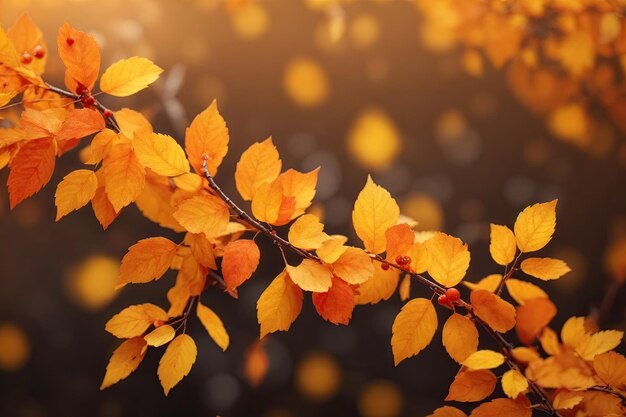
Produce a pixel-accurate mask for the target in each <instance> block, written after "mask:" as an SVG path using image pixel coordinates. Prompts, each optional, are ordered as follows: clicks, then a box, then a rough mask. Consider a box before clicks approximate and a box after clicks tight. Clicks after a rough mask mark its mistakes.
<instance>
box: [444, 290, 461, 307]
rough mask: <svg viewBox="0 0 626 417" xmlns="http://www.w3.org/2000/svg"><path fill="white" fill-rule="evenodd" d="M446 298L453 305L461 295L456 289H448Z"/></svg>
mask: <svg viewBox="0 0 626 417" xmlns="http://www.w3.org/2000/svg"><path fill="white" fill-rule="evenodd" d="M446 297H448V300H450V302H451V303H454V302H455V301H458V300H459V299H460V298H461V293H460V292H459V290H457V289H456V288H448V289H447V290H446Z"/></svg>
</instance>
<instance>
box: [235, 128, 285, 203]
mask: <svg viewBox="0 0 626 417" xmlns="http://www.w3.org/2000/svg"><path fill="white" fill-rule="evenodd" d="M281 168H282V162H281V160H280V155H279V154H278V150H277V149H276V146H274V144H273V143H272V138H271V137H270V138H267V139H266V140H264V141H263V142H257V143H255V144H253V145H252V146H250V147H249V148H248V149H246V151H245V152H244V153H243V154H241V158H240V159H239V162H237V169H236V170H235V185H236V186H237V191H239V194H241V197H242V198H243V199H244V200H247V201H250V200H252V197H254V194H255V193H256V191H257V190H258V189H259V187H260V186H261V185H263V184H265V183H271V182H273V181H274V180H275V179H276V178H278V175H279V174H280V170H281Z"/></svg>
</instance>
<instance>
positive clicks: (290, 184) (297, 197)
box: [277, 167, 320, 224]
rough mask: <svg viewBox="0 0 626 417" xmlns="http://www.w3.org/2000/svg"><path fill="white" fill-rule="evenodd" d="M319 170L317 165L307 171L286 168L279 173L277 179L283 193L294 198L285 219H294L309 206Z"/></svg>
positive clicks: (313, 195)
mask: <svg viewBox="0 0 626 417" xmlns="http://www.w3.org/2000/svg"><path fill="white" fill-rule="evenodd" d="M319 172H320V168H319V167H317V168H315V169H313V170H311V171H309V172H298V171H296V170H295V169H288V170H287V171H285V172H283V173H282V174H280V176H279V177H278V180H277V181H280V185H281V187H282V193H283V195H284V196H285V197H286V198H289V199H293V200H294V209H293V212H292V213H291V215H290V216H289V218H288V219H287V220H293V219H295V218H296V217H298V216H300V215H301V214H303V213H304V211H305V210H306V209H308V208H309V207H310V206H311V201H313V197H315V192H316V188H315V187H316V186H317V177H318V175H319ZM285 223H286V222H284V223H283V224H285Z"/></svg>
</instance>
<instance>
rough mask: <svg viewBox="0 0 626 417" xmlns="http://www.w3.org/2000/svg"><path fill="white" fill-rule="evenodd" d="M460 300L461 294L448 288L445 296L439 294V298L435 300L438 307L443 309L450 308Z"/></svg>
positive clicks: (454, 289)
mask: <svg viewBox="0 0 626 417" xmlns="http://www.w3.org/2000/svg"><path fill="white" fill-rule="evenodd" d="M460 299H461V293H460V292H459V290H457V289H456V288H448V289H447V290H446V293H445V294H441V295H440V296H439V298H437V302H438V303H439V305H442V306H444V307H448V308H452V306H453V305H454V303H456V302H457V301H459V300H460Z"/></svg>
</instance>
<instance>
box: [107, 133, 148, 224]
mask: <svg viewBox="0 0 626 417" xmlns="http://www.w3.org/2000/svg"><path fill="white" fill-rule="evenodd" d="M102 169H103V173H104V176H105V182H104V189H105V191H106V193H107V197H108V198H109V201H110V202H111V205H112V206H113V209H114V210H115V211H116V212H119V211H120V210H121V209H122V208H124V207H126V206H127V205H129V204H130V203H132V202H133V201H135V199H136V198H137V197H138V196H139V194H141V191H142V190H143V187H144V185H145V183H146V171H145V170H144V168H143V167H142V166H141V164H140V163H139V161H138V160H137V157H136V156H135V152H133V148H132V147H131V146H130V145H129V144H126V143H119V144H117V145H115V146H113V147H111V150H110V151H109V153H108V154H107V156H106V157H105V158H104V161H103V163H102Z"/></svg>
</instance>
